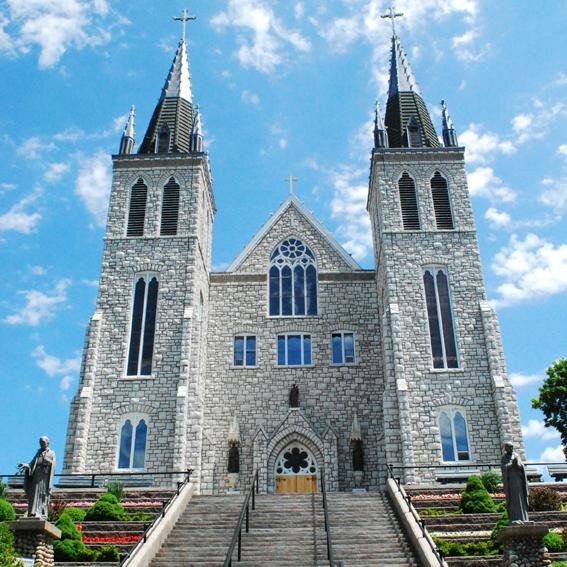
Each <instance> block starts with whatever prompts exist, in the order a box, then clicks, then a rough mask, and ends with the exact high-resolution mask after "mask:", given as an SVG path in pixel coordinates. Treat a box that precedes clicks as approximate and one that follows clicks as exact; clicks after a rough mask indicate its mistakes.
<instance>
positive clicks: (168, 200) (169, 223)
mask: <svg viewBox="0 0 567 567" xmlns="http://www.w3.org/2000/svg"><path fill="white" fill-rule="evenodd" d="M178 220H179V185H178V184H177V183H176V182H175V179H174V178H173V177H170V178H169V181H168V182H167V184H166V185H165V187H164V188H163V198H162V203H161V228H160V234H161V235H162V236H175V235H176V234H177V224H178Z"/></svg>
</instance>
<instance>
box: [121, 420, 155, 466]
mask: <svg viewBox="0 0 567 567" xmlns="http://www.w3.org/2000/svg"><path fill="white" fill-rule="evenodd" d="M133 424H136V427H135V428H134V426H133ZM147 437H148V425H147V422H146V419H145V418H141V417H139V416H138V417H136V416H131V417H128V418H126V419H125V420H124V421H123V422H122V425H121V427H120V445H119V452H118V467H117V468H119V469H143V468H144V466H145V461H146V443H147Z"/></svg>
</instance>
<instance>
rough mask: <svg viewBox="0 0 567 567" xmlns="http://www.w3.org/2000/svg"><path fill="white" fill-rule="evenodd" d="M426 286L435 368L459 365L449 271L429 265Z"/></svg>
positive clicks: (426, 272)
mask: <svg viewBox="0 0 567 567" xmlns="http://www.w3.org/2000/svg"><path fill="white" fill-rule="evenodd" d="M423 285H424V288H425V300H426V305H427V318H428V321H429V336H430V339H431V354H432V357H433V368H458V367H459V361H458V357H457V343H456V341H455V328H454V324H453V312H452V309H451V295H450V292H449V278H448V276H447V272H446V271H445V270H444V269H443V268H439V267H430V268H426V269H425V270H424V272H423Z"/></svg>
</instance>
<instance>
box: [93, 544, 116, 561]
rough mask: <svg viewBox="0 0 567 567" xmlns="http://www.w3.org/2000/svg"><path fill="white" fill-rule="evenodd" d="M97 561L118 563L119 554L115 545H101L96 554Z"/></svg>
mask: <svg viewBox="0 0 567 567" xmlns="http://www.w3.org/2000/svg"><path fill="white" fill-rule="evenodd" d="M96 560H97V561H109V562H110V561H114V562H118V561H120V552H119V551H118V548H117V547H116V546H115V545H103V546H102V547H101V548H100V549H99V550H98V553H97V554H96Z"/></svg>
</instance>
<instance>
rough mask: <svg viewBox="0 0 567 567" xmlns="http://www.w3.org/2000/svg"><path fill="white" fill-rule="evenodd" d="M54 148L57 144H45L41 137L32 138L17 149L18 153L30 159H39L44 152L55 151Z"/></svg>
mask: <svg viewBox="0 0 567 567" xmlns="http://www.w3.org/2000/svg"><path fill="white" fill-rule="evenodd" d="M54 148H55V144H54V143H53V142H44V141H42V140H41V138H40V137H39V136H32V137H31V138H28V139H27V140H24V142H22V144H21V145H20V146H19V147H18V148H17V150H16V153H17V154H18V155H20V156H22V157H26V158H29V159H39V158H40V157H41V156H42V154H43V153H44V152H47V151H50V150H53V149H54Z"/></svg>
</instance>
